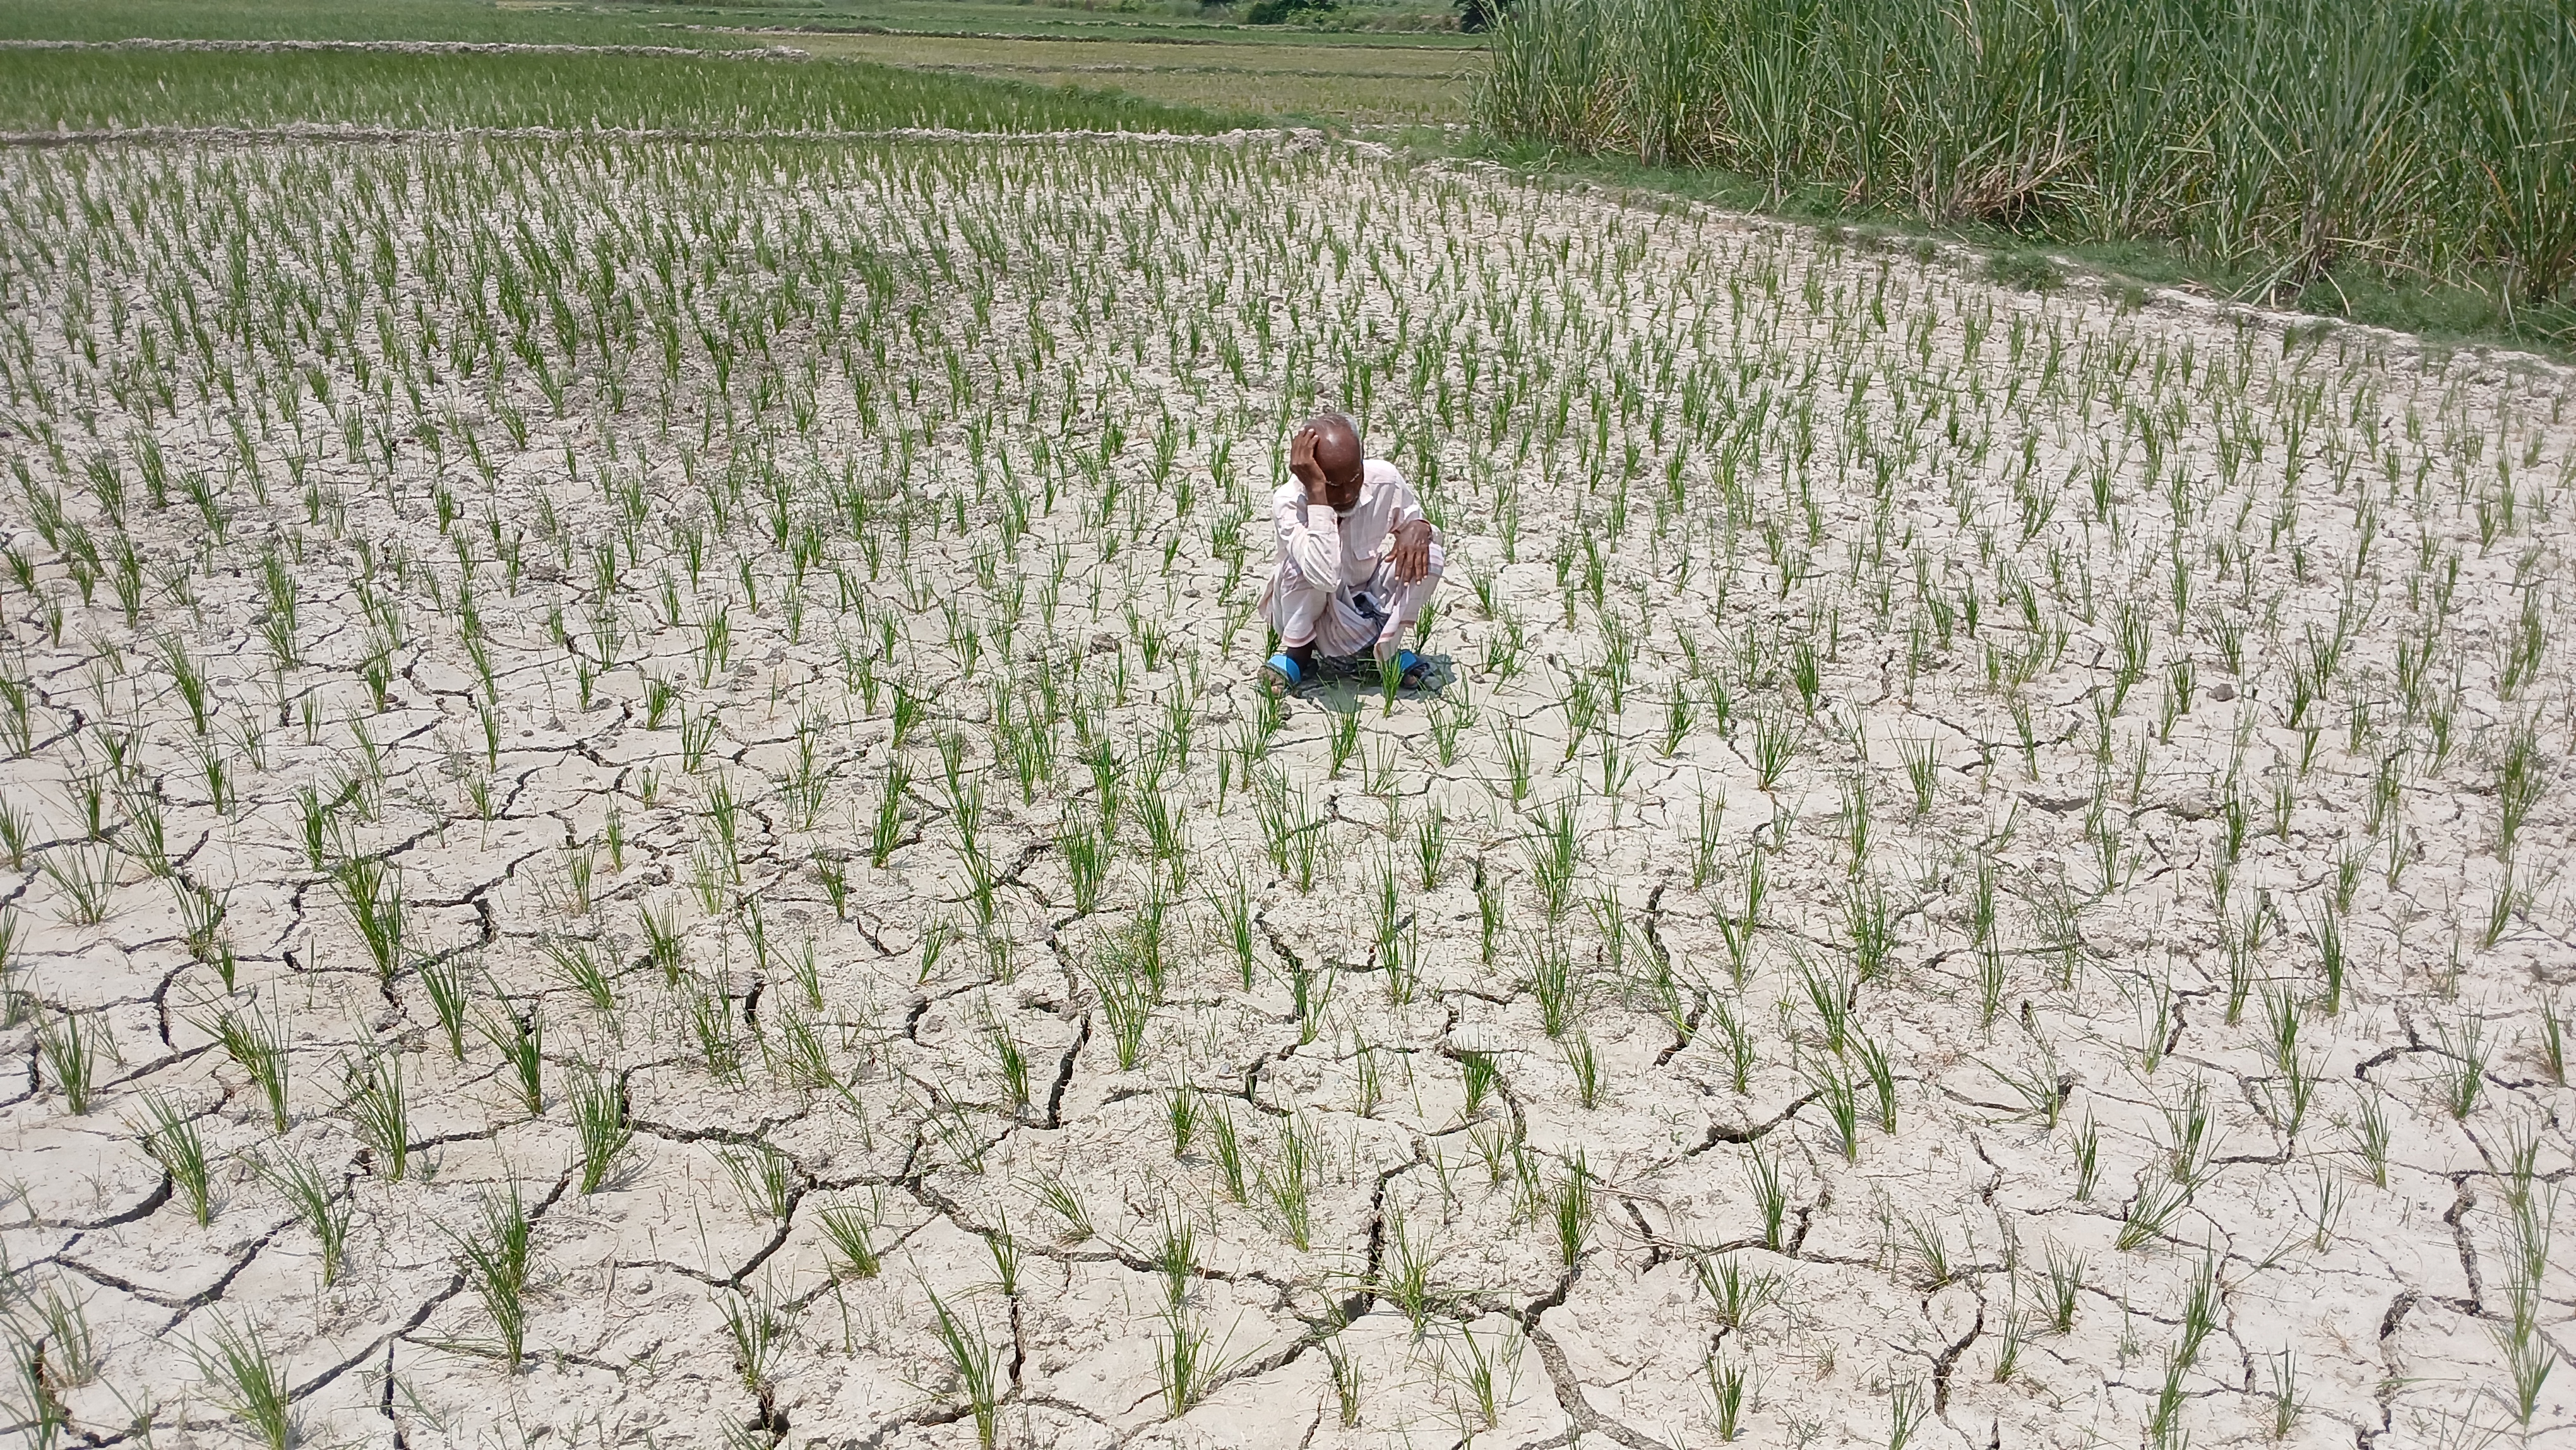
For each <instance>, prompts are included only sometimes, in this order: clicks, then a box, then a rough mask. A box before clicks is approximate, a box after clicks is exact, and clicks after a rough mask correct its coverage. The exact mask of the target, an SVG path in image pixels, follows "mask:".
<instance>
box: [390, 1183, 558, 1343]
mask: <svg viewBox="0 0 2576 1450" xmlns="http://www.w3.org/2000/svg"><path fill="white" fill-rule="evenodd" d="M397 1176H399V1175H397ZM477 1213H478V1214H479V1216H480V1218H481V1220H482V1222H481V1225H480V1228H479V1230H478V1231H475V1232H470V1233H468V1232H460V1231H458V1230H456V1229H453V1228H449V1229H445V1230H444V1231H445V1233H446V1234H447V1237H448V1240H449V1242H451V1243H453V1244H454V1245H455V1246H456V1253H457V1257H458V1260H459V1261H460V1265H461V1267H462V1268H463V1270H464V1275H465V1282H466V1286H467V1287H468V1288H470V1289H472V1290H473V1291H474V1297H476V1298H477V1299H480V1300H481V1301H483V1312H484V1314H485V1316H486V1317H487V1318H489V1319H490V1320H491V1321H492V1332H493V1334H494V1336H495V1339H496V1341H497V1344H496V1348H497V1350H498V1352H499V1354H500V1357H501V1362H502V1365H503V1367H504V1368H505V1369H507V1370H508V1371H509V1372H510V1373H511V1374H517V1373H518V1372H519V1366H520V1363H521V1361H523V1360H524V1359H525V1358H526V1356H527V1336H528V1303H527V1297H528V1290H529V1288H530V1287H531V1283H532V1279H533V1276H534V1274H535V1269H536V1262H535V1255H534V1244H535V1237H536V1224H535V1221H534V1220H533V1219H532V1218H530V1217H529V1214H528V1206H527V1203H526V1200H525V1199H523V1198H522V1197H521V1196H520V1193H519V1184H518V1180H517V1179H515V1178H513V1179H511V1180H509V1182H508V1183H507V1185H506V1186H505V1187H503V1188H499V1189H488V1190H486V1191H485V1192H484V1193H483V1195H482V1196H481V1198H480V1199H479V1200H478V1203H477Z"/></svg>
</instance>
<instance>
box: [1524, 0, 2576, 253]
mask: <svg viewBox="0 0 2576 1450" xmlns="http://www.w3.org/2000/svg"><path fill="white" fill-rule="evenodd" d="M1479 113H1480V118H1481V120H1482V121H1483V123H1484V125H1485V126H1486V128H1487V129H1488V130H1489V132H1490V133H1491V134H1493V135H1494V136H1496V137H1497V138H1499V139H1502V140H1505V141H1509V142H1515V143H1539V144H1543V145H1547V146H1551V147H1557V148H1562V149H1565V150H1569V151H1573V152H1578V153H1583V154H1592V155H1604V154H1633V155H1635V156H1637V157H1638V158H1639V159H1641V160H1643V161H1646V162H1647V163H1649V164H1652V165H1658V166H1674V165H1699V166H1711V167H1718V168H1724V169H1726V170H1730V171H1734V172H1739V173H1742V174H1744V175H1748V176H1751V177H1754V178H1756V179H1757V180H1758V181H1759V182H1760V183H1761V184H1762V185H1764V186H1765V187H1767V188H1768V190H1769V192H1770V194H1771V196H1772V197H1773V199H1774V200H1775V201H1776V200H1778V199H1780V198H1781V197H1783V196H1785V195H1786V194H1788V193H1790V192H1793V191H1794V192H1799V193H1802V194H1807V193H1813V192H1816V191H1818V190H1823V191H1824V192H1825V193H1826V194H1827V195H1829V196H1832V197H1834V198H1836V199H1837V200H1838V201H1839V203H1840V204H1842V205H1845V206H1847V207H1850V208H1854V209H1872V208H1888V209H1896V210H1904V211H1910V212H1917V213H1920V214H1923V215H1926V216H1929V217H1931V218H1933V219H1935V220H1941V221H1975V222H1982V223H1989V224H1995V225H2001V226H2005V227H2009V228H2012V229H2015V230H2017V231H2021V232H2024V233H2027V234H2031V235H2036V236H2044V237H2051V238H2057V239H2061V240H2067V241H2103V240H2113V239H2120V238H2134V237H2149V238H2160V239H2167V240H2171V241H2174V242H2178V243H2181V244H2182V245H2183V246H2185V247H2186V248H2188V249H2190V250H2191V251H2193V252H2195V253H2197V254H2199V255H2202V256H2205V257H2208V258H2210V259H2212V260H2213V261H2216V262H2218V263H2221V264H2223V265H2225V266H2228V267H2231V268H2239V269H2251V270H2255V271H2257V272H2259V273H2261V274H2262V275H2263V277H2264V280H2266V281H2268V282H2269V283H2271V284H2272V285H2273V286H2274V287H2277V288H2282V289H2298V288H2304V287H2306V286H2308V285H2309V284H2311V283H2314V282H2316V281H2317V280H2318V279H2321V278H2327V277H2330V276H2331V275H2333V274H2334V273H2335V272H2337V271H2338V270H2339V269H2346V268H2350V267H2352V266H2356V265H2358V266H2360V267H2362V268H2365V269H2373V270H2378V271H2381V272H2385V273H2393V274H2416V275H2422V276H2428V277H2453V276H2458V275H2461V274H2463V273H2464V272H2465V271H2466V270H2468V269H2472V268H2475V269H2501V270H2502V272H2503V273H2504V275H2505V278H2506V280H2507V286H2508V288H2509V290H2510V293H2511V294H2512V295H2513V296H2515V297H2516V298H2519V299H2523V300H2539V299H2547V298H2552V297H2557V296H2560V295H2562V294H2563V293H2564V292H2565V291H2566V290H2567V289H2568V288H2569V284H2570V283H2571V281H2576V7H2571V6H2568V5H2565V4H2562V3H2558V0H2373V3H2366V4H2356V3H2351V0H1526V3H1525V4H1523V5H1522V6H1521V8H1520V9H1519V10H1517V11H1516V12H1515V13H1514V14H1513V16H1512V17H1511V19H1510V20H1509V21H1508V22H1507V23H1506V24H1504V25H1503V26H1501V27H1500V28H1499V29H1497V30H1496V31H1495V33H1494V37H1493V45H1492V60H1491V70H1490V73H1489V75H1488V77H1487V80H1486V83H1485V85H1484V88H1483V90H1482V92H1481V94H1480V96H1479Z"/></svg>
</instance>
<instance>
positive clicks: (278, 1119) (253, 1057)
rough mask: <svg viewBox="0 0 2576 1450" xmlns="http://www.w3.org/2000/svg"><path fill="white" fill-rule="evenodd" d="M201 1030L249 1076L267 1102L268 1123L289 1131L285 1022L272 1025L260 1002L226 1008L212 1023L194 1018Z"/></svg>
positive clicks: (273, 1126)
mask: <svg viewBox="0 0 2576 1450" xmlns="http://www.w3.org/2000/svg"><path fill="white" fill-rule="evenodd" d="M191 1022H192V1025H194V1026H195V1027H196V1028H197V1030H198V1031H200V1032H203V1033H205V1034H206V1035H207V1036H209V1037H211V1038H213V1039H215V1041H216V1042H217V1043H218V1044H220V1045H221V1046H222V1048H223V1049H224V1055H225V1056H226V1057H229V1058H231V1059H232V1060H233V1064H234V1065H235V1066H237V1067H239V1068H240V1069H241V1070H242V1071H244V1072H246V1073H249V1074H250V1077H251V1082H252V1084H253V1085H254V1086H256V1087H257V1088H258V1089H259V1090H260V1095H261V1096H262V1097H263V1098H265V1099H266V1100H267V1102H268V1114H269V1123H270V1126H271V1127H272V1128H274V1129H275V1130H276V1131H277V1132H280V1133H283V1132H285V1131H286V1071H287V1040H288V1039H287V1029H286V1024H285V1023H283V1022H272V1021H270V1020H269V1017H268V1015H267V1014H266V1013H265V1012H263V1011H261V1010H260V1008H259V1005H258V1004H257V1003H252V1004H250V1005H249V1006H246V1007H243V1008H239V1009H229V1008H228V1009H226V1010H224V1011H222V1012H219V1013H217V1014H216V1016H215V1018H214V1020H213V1021H212V1022H203V1021H196V1020H195V1019H191Z"/></svg>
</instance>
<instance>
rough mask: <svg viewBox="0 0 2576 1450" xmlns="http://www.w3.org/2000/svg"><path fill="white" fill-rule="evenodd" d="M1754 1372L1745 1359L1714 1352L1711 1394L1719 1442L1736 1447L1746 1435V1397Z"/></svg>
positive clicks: (1709, 1388)
mask: <svg viewBox="0 0 2576 1450" xmlns="http://www.w3.org/2000/svg"><path fill="white" fill-rule="evenodd" d="M1751 1380H1752V1369H1751V1367H1750V1366H1749V1365H1747V1364H1745V1363H1744V1362H1743V1361H1742V1360H1741V1359H1736V1358H1732V1357H1729V1356H1727V1355H1723V1354H1719V1353H1715V1352H1712V1353H1710V1355H1709V1357H1708V1392H1709V1402H1710V1405H1711V1407H1712V1408H1713V1409H1714V1410H1715V1412H1716V1417H1717V1425H1716V1429H1717V1438H1718V1439H1720V1440H1723V1441H1726V1442H1728V1443H1733V1442H1734V1440H1735V1438H1736V1437H1737V1436H1739V1435H1741V1434H1742V1433H1743V1432H1744V1396H1745V1391H1746V1389H1747V1388H1749V1386H1750V1384H1751Z"/></svg>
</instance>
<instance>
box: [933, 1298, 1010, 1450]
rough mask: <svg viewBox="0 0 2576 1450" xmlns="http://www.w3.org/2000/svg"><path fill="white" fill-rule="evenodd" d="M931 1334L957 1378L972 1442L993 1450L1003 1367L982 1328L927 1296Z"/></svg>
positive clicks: (998, 1428)
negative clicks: (971, 1423) (969, 1417)
mask: <svg viewBox="0 0 2576 1450" xmlns="http://www.w3.org/2000/svg"><path fill="white" fill-rule="evenodd" d="M929 1298H930V1309H931V1314H932V1316H933V1317H934V1320H935V1321H936V1322H935V1325H934V1332H935V1333H936V1335H937V1336H938V1339H939V1344H940V1347H941V1348H942V1349H944V1350H946V1351H947V1354H948V1363H949V1366H950V1368H951V1369H953V1370H955V1371H956V1374H957V1392H958V1393H959V1394H960V1395H962V1396H963V1397H964V1398H965V1400H966V1407H967V1410H968V1412H969V1413H970V1414H971V1415H973V1417H974V1420H975V1438H976V1441H977V1443H978V1444H980V1445H981V1446H982V1447H983V1450H993V1445H994V1437H995V1436H996V1435H997V1434H998V1433H999V1431H1000V1429H1001V1409H1000V1398H1001V1390H1002V1384H1001V1378H1002V1371H1003V1366H1002V1364H1001V1362H1000V1357H999V1356H998V1355H996V1354H995V1353H994V1350H993V1346H992V1343H991V1341H990V1340H988V1339H986V1338H985V1337H984V1331H983V1327H982V1325H980V1324H976V1325H973V1326H971V1327H970V1325H969V1324H968V1322H967V1321H966V1320H964V1319H961V1318H959V1317H958V1315H957V1314H956V1313H955V1311H953V1310H951V1309H950V1308H949V1307H948V1305H947V1303H946V1301H944V1300H942V1299H941V1298H940V1297H939V1296H938V1295H937V1294H935V1293H933V1294H930V1296H929Z"/></svg>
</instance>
